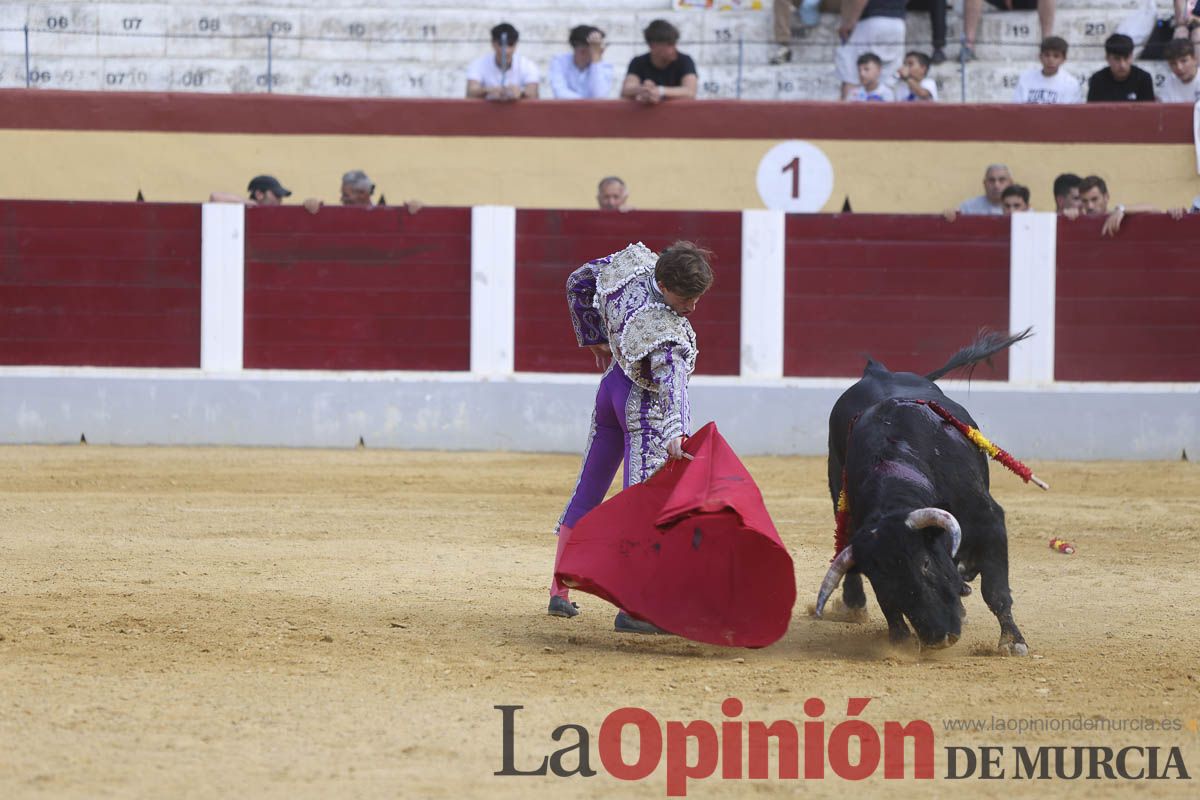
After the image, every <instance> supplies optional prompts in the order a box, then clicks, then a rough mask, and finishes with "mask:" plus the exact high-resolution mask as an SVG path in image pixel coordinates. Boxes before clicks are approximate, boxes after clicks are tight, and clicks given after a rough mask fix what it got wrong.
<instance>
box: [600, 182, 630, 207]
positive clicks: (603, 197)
mask: <svg viewBox="0 0 1200 800" xmlns="http://www.w3.org/2000/svg"><path fill="white" fill-rule="evenodd" d="M596 203H597V205H599V206H600V210H601V211H630V210H631V209H630V208H629V189H628V188H627V187H626V186H625V181H623V180H621V179H620V178H618V177H617V176H616V175H609V176H608V177H607V178H601V180H600V185H599V186H597V187H596Z"/></svg>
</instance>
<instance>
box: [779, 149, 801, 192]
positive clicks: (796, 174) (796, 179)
mask: <svg viewBox="0 0 1200 800" xmlns="http://www.w3.org/2000/svg"><path fill="white" fill-rule="evenodd" d="M788 170H791V171H792V199H793V200H798V199H800V156H796V157H795V158H793V159H792V160H791V161H789V162H788V163H787V164H785V165H784V167H783V169H781V170H779V171H780V172H787V171H788Z"/></svg>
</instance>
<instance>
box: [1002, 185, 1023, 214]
mask: <svg viewBox="0 0 1200 800" xmlns="http://www.w3.org/2000/svg"><path fill="white" fill-rule="evenodd" d="M1000 200H1001V202H1003V203H1004V216H1006V217H1007V216H1011V215H1012V214H1014V213H1016V212H1018V211H1028V210H1029V187H1027V186H1022V185H1021V184H1019V183H1014V184H1013V185H1012V186H1009V187H1008V188H1007V189H1005V190H1004V193H1003V194H1001V195H1000Z"/></svg>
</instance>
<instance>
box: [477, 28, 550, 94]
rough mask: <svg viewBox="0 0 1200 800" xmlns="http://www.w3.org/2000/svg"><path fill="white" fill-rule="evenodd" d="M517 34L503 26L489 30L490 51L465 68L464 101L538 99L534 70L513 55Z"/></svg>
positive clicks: (518, 35)
mask: <svg viewBox="0 0 1200 800" xmlns="http://www.w3.org/2000/svg"><path fill="white" fill-rule="evenodd" d="M519 37H520V34H518V33H517V29H516V28H514V27H513V26H512V25H509V24H508V23H507V22H502V23H500V24H499V25H497V26H496V27H494V28H492V50H493V53H492V54H489V55H484V56H480V57H479V58H477V59H475V60H474V61H472V62H471V63H470V64H469V65H468V66H467V97H482V98H484V99H486V100H499V101H501V102H513V101H515V100H520V99H521V98H523V97H528V98H536V97H537V96H538V68H537V65H536V64H534V63H533V62H532V61H530V60H529V59H528V58H525V56H518V55H516V50H517V39H518V38H519Z"/></svg>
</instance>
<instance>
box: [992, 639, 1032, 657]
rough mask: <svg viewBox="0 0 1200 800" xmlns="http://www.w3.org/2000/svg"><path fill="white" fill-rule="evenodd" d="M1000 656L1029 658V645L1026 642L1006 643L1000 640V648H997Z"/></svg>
mask: <svg viewBox="0 0 1200 800" xmlns="http://www.w3.org/2000/svg"><path fill="white" fill-rule="evenodd" d="M997 649H998V650H999V651H1000V655H1003V656H1027V655H1029V645H1027V644H1025V643H1024V642H1006V641H1004V640H1003V639H1002V640H1000V646H999V648H997Z"/></svg>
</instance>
